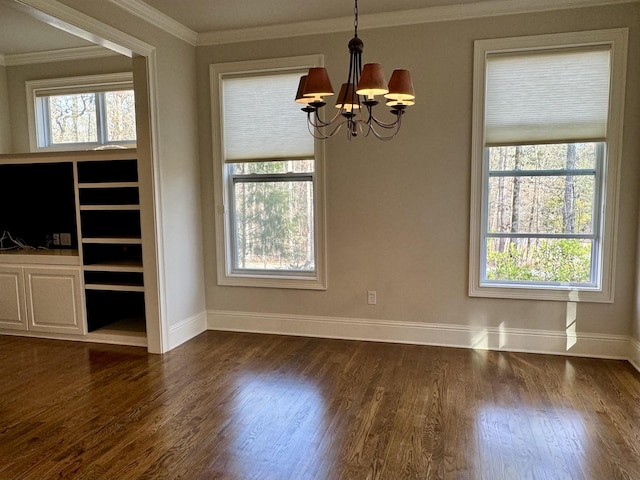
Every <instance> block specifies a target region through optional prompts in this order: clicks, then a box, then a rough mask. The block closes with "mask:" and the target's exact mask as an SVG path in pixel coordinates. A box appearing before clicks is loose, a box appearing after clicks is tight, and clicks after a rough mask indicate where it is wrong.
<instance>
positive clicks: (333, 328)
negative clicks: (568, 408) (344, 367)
mask: <svg viewBox="0 0 640 480" xmlns="http://www.w3.org/2000/svg"><path fill="white" fill-rule="evenodd" d="M207 324H208V329H209V330H226V331H235V332H253V333H268V334H278V335H296V336H304V337H322V338H336V339H345V340H365V341H375V342H389V343H409V344H418V345H434V346H444V347H461V348H472V349H478V350H503V351H513V352H529V353H546V354H554V355H570V356H580V357H595V358H612V359H624V360H628V359H629V354H628V352H629V337H627V336H623V335H604V334H602V335H599V334H588V333H573V332H562V331H549V330H527V329H515V328H498V327H475V326H468V325H447V324H433V323H430V324H423V323H415V322H392V321H388V320H367V319H354V318H336V317H317V316H306V315H305V316H303V315H282V314H264V313H250V312H231V311H219V310H210V311H208V312H207ZM638 352H640V350H638ZM639 363H640V362H639Z"/></svg>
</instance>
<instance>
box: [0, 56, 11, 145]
mask: <svg viewBox="0 0 640 480" xmlns="http://www.w3.org/2000/svg"><path fill="white" fill-rule="evenodd" d="M0 153H13V143H12V141H11V116H10V113H9V92H8V90H7V69H6V67H5V66H4V65H0Z"/></svg>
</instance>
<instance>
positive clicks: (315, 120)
mask: <svg viewBox="0 0 640 480" xmlns="http://www.w3.org/2000/svg"><path fill="white" fill-rule="evenodd" d="M354 1H355V5H354V9H353V11H354V22H353V26H354V35H353V38H352V39H351V41H350V42H349V59H350V60H349V75H348V77H347V82H346V83H343V84H342V87H341V88H340V93H339V94H338V97H337V100H336V103H335V107H336V109H337V112H336V113H335V115H334V116H333V118H332V119H331V120H328V121H324V120H322V118H321V115H320V109H322V107H324V106H325V105H326V102H325V99H324V97H329V96H331V95H333V94H334V91H333V87H332V86H331V80H329V74H328V73H327V70H326V68H324V67H313V68H310V69H309V73H307V75H305V76H303V77H302V78H300V84H299V85H298V92H297V94H296V100H295V101H296V102H297V103H300V104H306V106H305V107H304V108H303V109H302V111H303V112H306V113H307V123H308V126H309V132H310V133H311V134H312V135H313V136H314V137H315V138H319V139H322V140H325V139H327V138H330V137H333V136H334V135H335V134H336V133H338V131H340V130H341V128H342V127H343V126H346V130H347V137H348V138H349V140H351V138H352V137H355V136H357V135H358V134H362V135H363V136H365V137H367V136H369V135H370V134H373V135H374V136H375V137H376V138H378V139H380V140H391V139H392V138H393V137H395V136H396V135H397V133H398V131H399V130H400V126H401V124H402V116H403V115H404V112H405V109H406V108H407V107H408V106H410V105H413V104H414V103H415V94H414V92H413V84H412V83H411V74H410V73H409V71H408V70H394V71H393V73H392V75H391V79H390V80H389V84H387V82H386V80H385V78H384V72H383V71H382V66H381V65H380V64H379V63H367V64H366V65H365V66H364V68H363V67H362V50H363V47H364V44H363V42H362V40H360V39H359V38H358V0H354ZM376 95H383V96H384V98H385V99H386V105H387V107H389V108H390V111H391V113H392V114H393V115H395V119H393V121H391V122H383V121H381V120H379V119H378V118H377V117H376V116H375V115H374V112H373V109H374V107H375V106H376V105H378V104H379V103H380V102H379V101H378V100H376V98H375V97H376ZM392 118H393V117H392Z"/></svg>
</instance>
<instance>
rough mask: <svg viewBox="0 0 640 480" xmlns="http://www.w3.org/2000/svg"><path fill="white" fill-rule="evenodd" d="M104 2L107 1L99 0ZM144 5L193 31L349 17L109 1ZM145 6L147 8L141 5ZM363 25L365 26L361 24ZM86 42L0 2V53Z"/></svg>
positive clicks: (385, 6)
mask: <svg viewBox="0 0 640 480" xmlns="http://www.w3.org/2000/svg"><path fill="white" fill-rule="evenodd" d="M100 1H107V0H100ZM112 1H114V3H116V4H118V3H120V4H124V5H127V6H134V7H135V6H136V4H139V5H140V6H143V7H146V6H149V7H151V8H152V9H156V10H157V11H158V12H160V13H161V14H164V15H166V16H168V17H170V18H171V19H173V20H175V21H177V22H178V23H180V24H182V25H184V26H185V27H187V28H189V29H190V30H192V31H194V32H197V33H208V32H220V31H229V30H236V29H247V28H252V27H264V26H273V25H282V24H294V23H297V22H307V21H313V20H329V19H334V18H350V17H353V10H354V4H353V3H352V0H144V1H143V0H112ZM482 1H484V0H360V1H359V15H360V18H362V16H363V15H369V14H384V13H390V12H398V11H405V10H412V9H422V8H427V7H434V6H447V5H459V4H470V3H477V2H482ZM145 4H146V5H145ZM360 25H361V26H365V25H364V22H363V23H361V24H360ZM90 45H91V43H89V42H87V41H85V40H82V39H80V38H78V37H75V36H73V35H71V34H68V33H66V32H63V31H61V30H58V29H56V28H55V27H52V26H49V25H47V24H45V23H43V22H40V21H39V20H36V19H34V18H32V17H30V16H29V15H28V14H26V13H23V11H21V9H20V6H19V3H18V2H16V1H15V0H0V55H4V56H7V55H19V54H25V53H32V52H46V51H51V50H59V49H66V48H75V47H84V46H90ZM0 60H1V58H0Z"/></svg>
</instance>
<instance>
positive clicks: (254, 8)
mask: <svg viewBox="0 0 640 480" xmlns="http://www.w3.org/2000/svg"><path fill="white" fill-rule="evenodd" d="M480 1H483V0H360V1H359V2H358V10H359V16H360V17H362V15H367V14H374V13H375V14H381V13H388V12H397V11H404V10H413V9H417V8H427V7H435V6H443V5H457V4H467V3H477V2H480ZM144 3H146V4H147V5H149V6H151V7H153V8H155V9H156V10H158V11H160V12H162V13H164V14H165V15H167V16H169V17H171V18H173V19H174V20H176V21H178V22H179V23H181V24H183V25H185V26H186V27H189V28H190V29H191V30H194V31H195V32H198V33H206V32H215V31H221V30H233V29H242V28H251V27H258V26H267V25H280V24H289V23H296V22H304V21H311V20H326V19H332V18H342V17H352V16H353V7H354V3H353V1H352V0H180V1H177V0H144Z"/></svg>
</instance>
